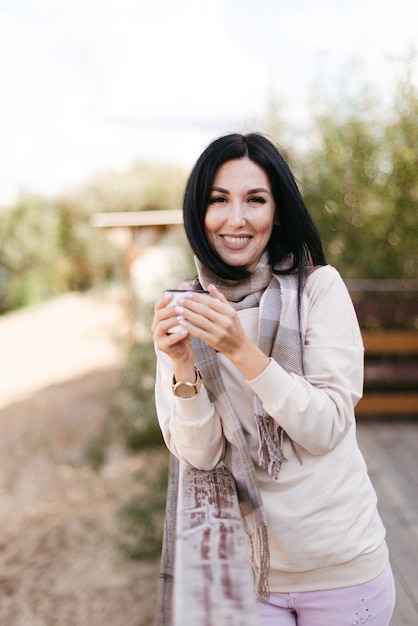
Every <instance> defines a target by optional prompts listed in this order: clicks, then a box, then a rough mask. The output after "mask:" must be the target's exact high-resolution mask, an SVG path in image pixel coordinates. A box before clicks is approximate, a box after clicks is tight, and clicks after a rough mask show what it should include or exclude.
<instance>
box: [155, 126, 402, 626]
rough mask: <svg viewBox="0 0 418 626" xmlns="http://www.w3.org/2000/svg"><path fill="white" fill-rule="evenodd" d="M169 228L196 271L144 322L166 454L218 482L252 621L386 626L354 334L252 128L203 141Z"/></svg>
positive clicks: (281, 176) (297, 201) (291, 198)
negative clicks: (232, 486)
mask: <svg viewBox="0 0 418 626" xmlns="http://www.w3.org/2000/svg"><path fill="white" fill-rule="evenodd" d="M184 224H185V229H186V234H187V237H188V240H189V243H190V245H191V248H192V250H193V252H194V254H195V261H196V266H197V274H198V276H197V279H195V281H194V282H193V283H191V284H188V283H182V285H181V288H182V289H190V291H188V292H186V293H185V294H184V297H183V298H182V299H181V300H180V303H178V304H177V306H167V304H169V298H170V296H168V295H166V296H164V297H163V298H161V300H159V302H157V304H156V307H155V317H154V322H153V333H154V342H155V346H156V350H157V356H158V368H157V369H158V371H157V383H156V404H157V412H158V417H159V421H160V425H161V429H162V433H163V436H164V439H165V442H166V444H167V446H168V448H169V449H170V450H171V452H172V453H173V454H175V455H176V456H177V457H178V458H179V459H180V460H181V461H182V462H183V463H185V464H187V465H190V466H193V467H195V468H198V469H204V470H211V469H213V468H214V467H216V465H217V464H218V463H220V462H221V461H222V462H224V463H225V465H226V466H227V467H228V468H229V469H230V471H231V472H232V474H233V476H234V479H235V482H236V485H237V492H238V498H239V501H240V505H241V513H242V518H243V522H244V527H245V529H246V531H247V533H248V535H249V536H250V537H251V538H252V541H250V542H249V545H250V546H253V550H250V551H249V559H250V561H251V564H252V566H253V569H254V573H255V585H256V595H257V599H258V609H259V615H260V623H261V624H262V625H263V626H267V625H271V626H273V625H275V626H276V625H277V626H281V625H283V626H284V625H286V626H290V625H295V624H297V625H298V626H325V625H326V624H330V625H332V626H339V625H341V626H342V625H346V624H357V623H358V624H362V623H366V621H367V624H368V625H369V626H387V625H388V624H389V620H390V616H391V614H392V610H393V604H394V586H393V577H392V573H391V569H390V566H389V561H388V551H387V547H386V543H385V529H384V527H383V524H382V522H381V519H380V517H379V515H378V512H377V509H376V495H375V493H374V490H373V487H372V485H371V483H370V480H369V478H368V475H367V469H366V466H365V463H364V460H363V457H362V455H361V453H360V450H359V448H358V445H357V441H356V429H355V417H354V407H355V404H356V403H357V401H358V400H359V398H360V397H361V394H362V384H363V345H362V340H361V335H360V331H359V327H358V323H357V319H356V316H355V312H354V309H353V306H352V303H351V300H350V297H349V295H348V292H347V290H346V288H345V285H344V283H343V281H342V279H341V277H340V275H339V274H338V272H337V271H336V270H335V269H334V268H332V267H330V266H329V265H327V264H326V261H325V258H324V254H323V250H322V245H321V241H320V238H319V235H318V233H317V230H316V228H315V226H314V224H313V222H312V220H311V218H310V216H309V213H308V211H307V209H306V207H305V205H304V202H303V200H302V198H301V195H300V193H299V190H298V188H297V185H296V183H295V180H294V177H293V175H292V173H291V171H290V169H289V167H288V165H287V163H286V161H285V160H284V158H283V156H282V155H281V154H280V152H279V151H278V150H277V149H276V147H275V146H274V145H273V144H272V143H271V142H270V141H269V140H268V139H267V138H265V137H264V136H262V135H259V134H256V133H252V134H249V135H244V136H243V135H238V134H231V135H227V136H225V137H221V138H219V139H217V140H215V141H214V142H212V144H210V145H209V146H208V147H207V149H206V150H205V151H204V152H203V154H202V155H201V156H200V158H199V159H198V161H197V163H196V165H195V167H194V168H193V170H192V172H191V175H190V178H189V181H188V184H187V187H186V193H185V199H184ZM199 289H200V290H202V289H204V290H206V291H208V292H209V293H208V294H205V293H198V290H199ZM196 290H197V292H196ZM174 325H180V330H179V331H178V332H174V333H171V332H169V331H170V328H172V327H173V326H174ZM257 546H259V547H258V548H257Z"/></svg>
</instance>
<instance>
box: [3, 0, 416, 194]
mask: <svg viewBox="0 0 418 626" xmlns="http://www.w3.org/2000/svg"><path fill="white" fill-rule="evenodd" d="M416 42H418V2H417V0H397V1H396V2H394V1H393V0H390V1H388V0H350V2H347V0H318V1H314V0H292V2H290V3H288V2H284V0H257V2H255V1H254V0H251V1H250V0H148V1H146V2H145V1H144V0H0V84H1V96H0V138H1V144H0V204H5V203H8V202H13V201H14V200H15V199H16V197H17V194H18V193H19V192H20V191H38V192H41V193H46V194H55V193H59V192H60V191H62V190H64V189H65V188H67V187H68V186H71V185H73V184H76V183H79V182H82V181H83V180H85V179H86V178H88V177H89V176H91V175H92V174H94V173H95V172H98V171H102V170H105V169H108V168H113V169H125V168H128V167H129V166H130V165H131V164H132V163H133V161H134V160H136V159H139V158H149V159H152V160H155V159H162V160H164V161H177V162H180V163H184V164H186V165H188V166H189V165H191V164H192V163H193V162H194V160H195V159H196V158H197V156H198V155H199V153H200V152H201V150H202V149H203V148H204V146H205V145H206V143H208V142H209V141H210V140H211V139H212V138H214V137H215V136H218V135H219V134H221V133H224V132H229V131H231V130H232V131H235V130H238V131H249V130H263V125H262V122H263V119H265V113H266V102H267V99H268V97H269V94H271V93H275V94H276V95H277V96H278V97H279V98H280V101H281V102H282V104H283V110H282V114H283V115H284V117H285V119H286V120H288V123H289V127H292V128H295V129H296V130H297V129H298V128H303V127H304V126H306V125H307V124H309V107H308V100H309V96H310V95H311V94H312V85H313V84H314V83H315V81H317V79H318V78H320V79H321V80H322V82H323V83H324V84H325V85H328V86H330V87H331V86H332V85H334V84H336V83H339V82H340V80H341V77H342V78H343V80H344V81H346V82H347V87H348V88H350V85H351V84H353V83H354V82H355V81H356V80H362V79H363V78H366V79H368V80H372V81H373V82H375V83H377V84H379V85H385V84H389V85H390V84H391V81H393V77H394V76H395V75H396V74H397V73H398V74H399V71H400V68H402V67H405V63H404V62H403V61H402V60H403V59H404V58H405V57H406V55H407V52H408V49H409V48H410V47H411V46H414V45H415V43H416ZM353 59H362V61H363V65H362V70H361V73H360V76H359V75H357V74H356V73H354V74H351V73H349V72H347V66H348V64H349V63H350V62H351V61H352V60H353Z"/></svg>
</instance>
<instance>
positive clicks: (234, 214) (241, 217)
mask: <svg viewBox="0 0 418 626" xmlns="http://www.w3.org/2000/svg"><path fill="white" fill-rule="evenodd" d="M245 222H246V219H245V207H244V206H243V204H242V202H241V201H240V200H236V201H235V202H232V203H231V205H230V210H229V214H228V223H229V225H230V226H233V227H234V228H242V226H244V225H245Z"/></svg>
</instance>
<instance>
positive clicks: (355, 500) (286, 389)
mask: <svg viewBox="0 0 418 626" xmlns="http://www.w3.org/2000/svg"><path fill="white" fill-rule="evenodd" d="M305 289H306V296H307V303H308V306H307V311H306V337H305V346H304V376H303V377H301V376H298V375H296V374H289V373H287V372H285V371H284V369H283V368H282V367H281V366H280V365H279V364H278V363H277V362H275V361H274V360H271V361H270V364H269V365H268V367H267V368H266V369H265V370H264V371H263V372H262V373H261V374H260V375H259V376H258V377H257V378H255V379H253V380H245V379H244V378H243V376H242V375H241V374H240V372H238V371H237V369H236V368H235V367H234V366H233V365H232V364H231V363H230V362H229V361H228V359H226V358H225V357H223V356H222V355H221V354H219V355H218V358H219V361H220V367H221V372H222V376H223V378H224V382H225V387H226V388H227V390H228V393H229V396H230V398H231V400H232V403H233V405H234V406H235V409H236V412H237V414H238V415H239V416H240V418H241V421H242V426H243V429H244V433H245V435H246V438H247V443H248V445H249V448H250V451H251V455H252V458H253V460H254V464H255V467H256V473H257V477H258V481H259V485H260V492H261V496H262V499H263V503H264V507H265V510H266V514H267V521H268V534H269V547H270V573H269V583H270V589H271V591H281V592H301V591H314V590H322V589H331V588H337V587H346V586H351V585H356V584H360V583H363V582H366V581H368V580H371V579H372V578H374V577H375V576H377V575H378V574H379V573H380V572H381V571H382V570H383V569H384V567H385V565H386V563H387V561H388V552H387V547H386V543H385V529H384V526H383V524H382V521H381V519H380V517H379V514H378V511H377V506H376V494H375V491H374V489H373V486H372V484H371V482H370V480H369V477H368V474H367V468H366V465H365V462H364V459H363V456H362V454H361V452H360V450H359V447H358V445H357V440H356V423H355V415H354V407H355V405H356V403H357V402H358V400H359V399H360V397H361V395H362V386H363V344H362V339H361V334H360V330H359V326H358V322H357V318H356V315H355V312H354V308H353V305H352V302H351V299H350V296H349V294H348V291H347V289H346V287H345V284H344V282H343V280H342V278H341V277H340V275H339V273H338V272H337V271H336V270H335V269H334V268H332V267H331V266H329V265H328V266H325V267H321V268H319V269H317V270H316V271H315V272H313V273H312V274H311V275H310V276H309V277H308V278H307V281H306V287H305ZM258 313H259V310H258V308H253V309H245V310H243V311H240V312H239V314H238V315H239V319H240V322H241V324H242V326H243V328H244V331H245V333H246V335H247V336H248V337H249V338H250V339H251V340H252V341H254V343H256V342H257V327H258ZM157 356H158V364H157V378H156V406H157V414H158V419H159V423H160V427H161V430H162V434H163V437H164V440H165V442H166V445H167V447H168V448H169V449H170V450H171V452H172V453H173V454H175V455H176V456H177V457H178V458H179V459H180V461H181V462H183V463H185V464H187V465H191V466H193V467H196V468H198V469H206V470H207V469H212V468H213V467H215V466H216V465H217V463H219V461H220V460H221V459H222V457H223V453H224V447H225V441H224V436H223V432H222V421H221V418H220V416H219V415H218V414H217V411H216V409H215V407H214V405H213V404H212V403H211V402H210V400H209V397H208V395H207V393H206V390H205V388H204V386H202V390H201V392H200V393H199V395H197V396H195V397H194V398H191V399H188V400H182V399H179V398H175V397H174V396H173V394H172V392H171V383H172V377H173V372H172V368H171V365H170V361H169V359H168V357H167V356H166V355H164V354H161V353H159V354H158V355H157ZM254 394H257V395H258V396H259V398H260V400H261V402H262V404H263V406H264V408H265V410H266V412H267V413H268V414H269V415H271V416H272V417H273V418H274V419H275V420H277V422H278V423H279V424H280V425H281V426H282V427H283V429H284V430H285V431H286V433H287V434H288V435H289V437H290V438H291V439H292V440H293V442H294V445H295V447H296V449H297V451H298V453H299V455H300V460H301V462H300V460H299V459H298V458H297V456H296V455H295V454H294V452H293V451H292V449H291V446H290V443H289V441H288V440H285V444H284V453H285V455H286V458H287V461H286V462H284V463H283V465H282V467H281V470H280V474H279V477H278V479H277V480H273V479H272V478H271V477H270V476H269V475H268V474H267V472H266V471H265V470H264V469H262V468H260V467H258V437H257V428H256V424H255V420H254V415H253V395H254Z"/></svg>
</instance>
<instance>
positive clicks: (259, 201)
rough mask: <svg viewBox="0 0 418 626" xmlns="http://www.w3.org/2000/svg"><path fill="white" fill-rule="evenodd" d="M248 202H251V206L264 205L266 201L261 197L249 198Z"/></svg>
mask: <svg viewBox="0 0 418 626" xmlns="http://www.w3.org/2000/svg"><path fill="white" fill-rule="evenodd" d="M248 202H251V203H252V204H265V202H266V200H265V199H264V198H262V197H261V196H251V197H250V198H248Z"/></svg>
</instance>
